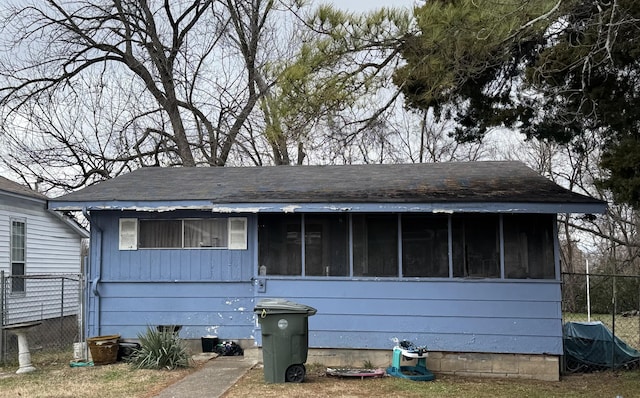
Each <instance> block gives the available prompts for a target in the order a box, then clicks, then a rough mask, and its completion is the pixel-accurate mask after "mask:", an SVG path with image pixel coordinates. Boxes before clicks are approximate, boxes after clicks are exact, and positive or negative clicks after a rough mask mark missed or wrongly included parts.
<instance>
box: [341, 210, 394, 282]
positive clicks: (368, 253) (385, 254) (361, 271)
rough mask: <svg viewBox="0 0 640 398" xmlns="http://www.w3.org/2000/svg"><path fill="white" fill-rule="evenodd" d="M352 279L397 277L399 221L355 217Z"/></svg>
mask: <svg viewBox="0 0 640 398" xmlns="http://www.w3.org/2000/svg"><path fill="white" fill-rule="evenodd" d="M352 220H353V273H354V275H355V276H398V217H397V216H395V215H354V216H353V218H352Z"/></svg>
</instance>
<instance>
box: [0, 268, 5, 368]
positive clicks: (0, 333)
mask: <svg viewBox="0 0 640 398" xmlns="http://www.w3.org/2000/svg"><path fill="white" fill-rule="evenodd" d="M4 289H5V280H4V271H0V363H2V364H4V361H5V346H6V341H5V331H4Z"/></svg>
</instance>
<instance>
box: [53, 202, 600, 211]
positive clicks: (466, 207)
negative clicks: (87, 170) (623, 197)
mask: <svg viewBox="0 0 640 398" xmlns="http://www.w3.org/2000/svg"><path fill="white" fill-rule="evenodd" d="M49 209H51V210H57V211H80V210H88V211H94V210H118V211H148V212H165V211H175V210H207V211H212V212H215V213H294V212H301V213H302V212H307V213H309V212H313V213H336V212H347V213H365V212H366V213H380V212H385V213H388V212H394V213H541V214H552V213H578V214H602V213H604V212H605V211H606V209H607V204H606V203H605V202H600V201H593V202H575V203H574V202H548V203H546V202H436V203H427V202H367V203H355V202H335V203H334V202H331V203H329V202H317V203H316V202H257V203H255V202H238V203H214V202H212V201H207V200H197V201H144V202H139V201H96V202H57V201H49Z"/></svg>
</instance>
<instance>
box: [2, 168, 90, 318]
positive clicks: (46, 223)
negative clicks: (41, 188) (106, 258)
mask: <svg viewBox="0 0 640 398" xmlns="http://www.w3.org/2000/svg"><path fill="white" fill-rule="evenodd" d="M88 237H89V235H88V232H87V231H86V230H85V229H83V228H82V227H81V226H80V225H79V224H77V223H76V222H75V221H74V220H73V219H72V218H70V217H66V216H64V215H62V214H60V213H57V212H54V211H50V210H47V197H46V196H44V195H43V194H41V193H39V192H36V191H33V190H31V189H29V188H27V187H25V186H23V185H20V184H18V183H16V182H13V181H11V180H8V179H6V178H3V177H0V271H3V272H4V276H5V277H6V278H8V279H7V282H6V283H5V284H4V285H5V286H4V290H5V291H4V297H3V301H4V306H5V308H4V311H5V312H4V313H5V319H3V320H2V319H1V318H0V320H2V321H3V323H4V325H5V326H6V325H11V324H16V323H21V322H29V321H37V320H43V319H48V318H54V317H60V316H61V308H63V311H62V315H63V316H67V315H77V314H78V312H77V308H78V304H79V301H80V300H79V297H77V296H76V297H74V298H73V299H72V300H70V301H69V300H67V301H66V302H65V301H63V299H61V297H62V295H61V293H62V292H60V290H63V289H64V284H65V283H71V284H75V285H76V286H75V287H74V288H75V289H76V290H77V288H78V286H77V284H78V283H79V281H78V278H77V275H79V274H80V273H81V271H82V267H81V264H82V258H81V250H82V240H83V239H87V238H88ZM51 274H56V275H57V276H56V277H55V278H52V279H49V280H47V279H46V277H47V276H49V275H51ZM63 274H68V275H76V278H75V280H73V278H72V279H71V280H70V281H69V282H62V278H61V275H63ZM35 275H38V276H40V277H44V278H45V279H42V278H39V279H37V280H36V279H34V280H32V279H30V278H31V276H35ZM15 276H18V277H20V276H28V278H25V279H23V278H13V277H15ZM9 277H12V278H10V279H9ZM42 281H45V282H42ZM0 293H2V291H1V290H0ZM1 302H2V301H0V303H1ZM67 309H68V312H69V313H67Z"/></svg>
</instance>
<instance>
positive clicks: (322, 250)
mask: <svg viewBox="0 0 640 398" xmlns="http://www.w3.org/2000/svg"><path fill="white" fill-rule="evenodd" d="M304 220H305V225H304V228H305V229H304V233H305V275H311V276H318V275H325V276H347V275H348V274H349V261H348V254H349V250H348V244H349V234H348V232H349V227H348V225H349V219H348V218H347V216H345V215H336V214H327V215H305V218H304Z"/></svg>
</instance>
